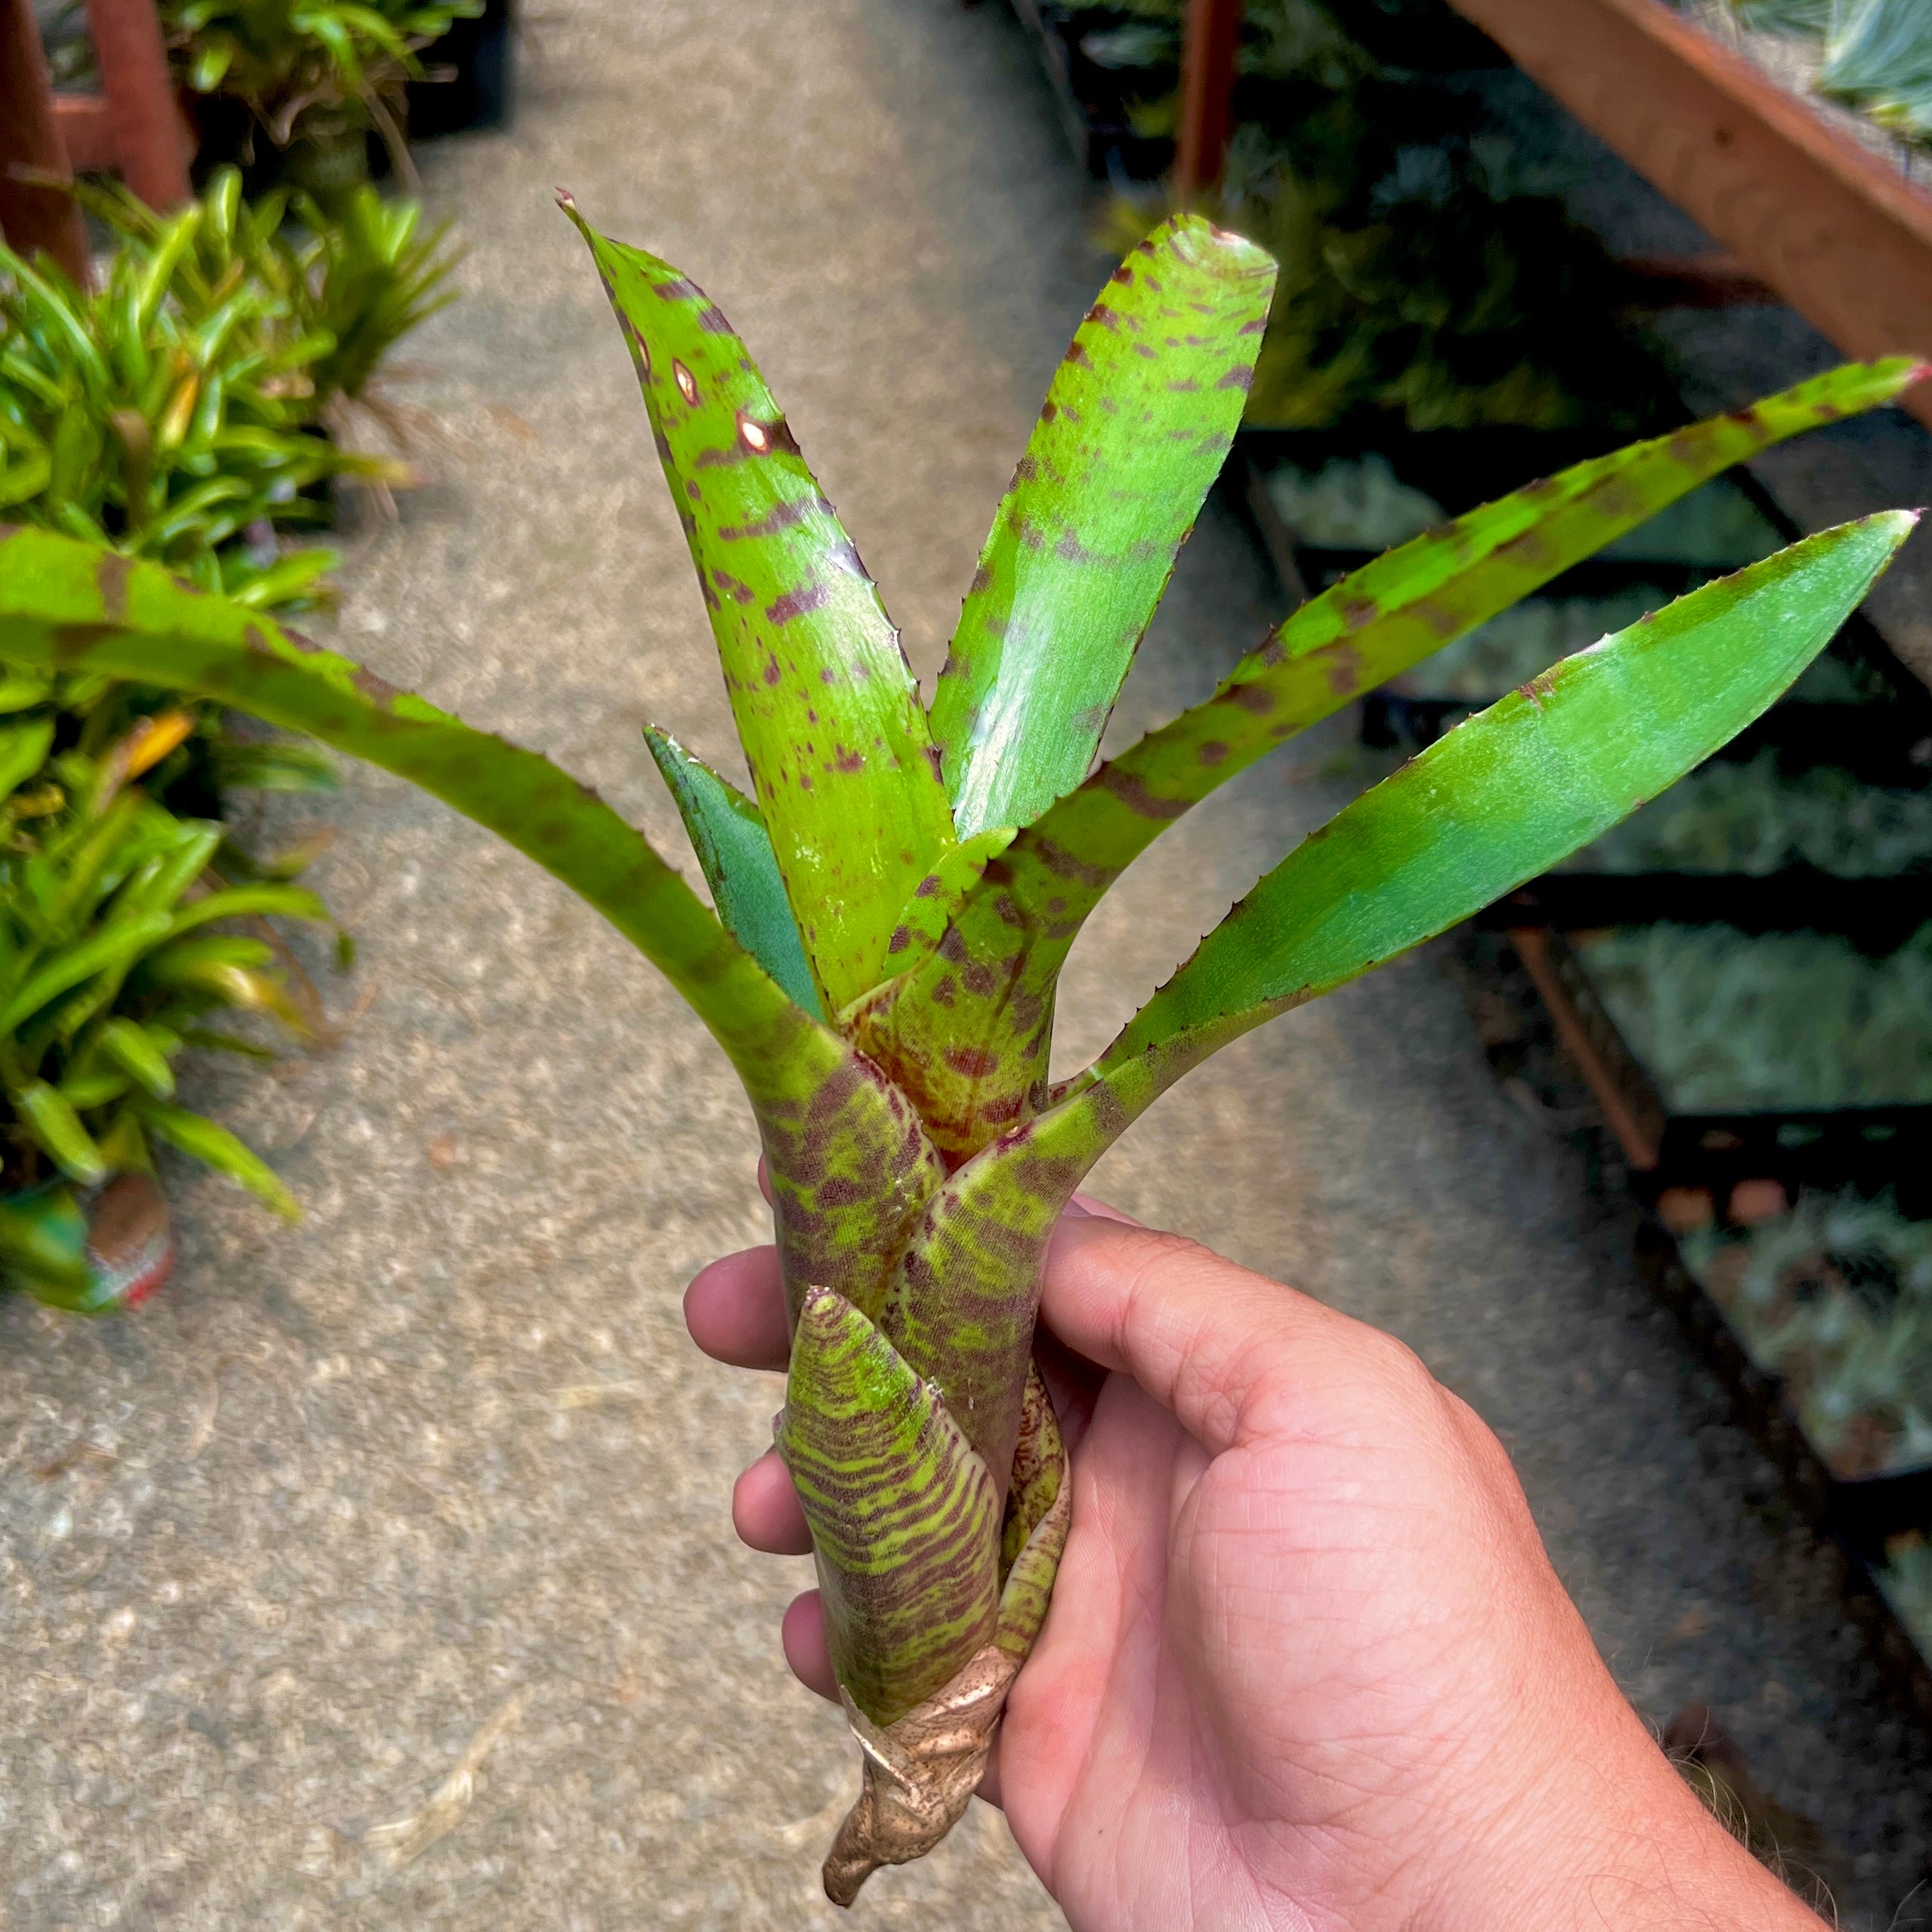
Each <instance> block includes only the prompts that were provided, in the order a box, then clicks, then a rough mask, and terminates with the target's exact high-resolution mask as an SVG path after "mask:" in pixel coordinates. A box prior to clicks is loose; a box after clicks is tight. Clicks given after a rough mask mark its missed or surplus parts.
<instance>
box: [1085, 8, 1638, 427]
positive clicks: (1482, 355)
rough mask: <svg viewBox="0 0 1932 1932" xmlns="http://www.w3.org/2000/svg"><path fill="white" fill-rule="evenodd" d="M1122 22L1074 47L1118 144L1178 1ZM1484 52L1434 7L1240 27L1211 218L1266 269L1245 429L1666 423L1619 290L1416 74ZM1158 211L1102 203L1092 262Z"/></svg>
mask: <svg viewBox="0 0 1932 1932" xmlns="http://www.w3.org/2000/svg"><path fill="white" fill-rule="evenodd" d="M1072 4H1073V5H1075V6H1076V7H1080V8H1087V7H1090V6H1092V7H1094V8H1099V7H1101V6H1103V5H1105V6H1108V7H1109V8H1111V12H1110V14H1108V17H1110V18H1111V14H1112V13H1113V12H1117V11H1120V10H1119V8H1117V7H1114V6H1113V5H1112V0H1072ZM1127 11H1130V13H1131V14H1133V20H1132V21H1131V22H1130V23H1127V24H1124V25H1121V26H1111V27H1108V26H1096V29H1095V31H1094V32H1093V33H1092V34H1090V35H1089V36H1087V39H1086V40H1085V42H1083V45H1084V46H1085V47H1086V48H1087V51H1088V52H1089V54H1090V57H1092V56H1093V55H1094V54H1096V52H1097V53H1098V54H1099V56H1101V57H1104V58H1105V61H1106V63H1107V64H1109V65H1111V66H1115V67H1117V68H1118V69H1126V70H1139V71H1140V72H1143V73H1144V74H1145V97H1144V98H1143V100H1142V102H1141V104H1140V105H1139V107H1138V108H1137V109H1136V126H1137V128H1138V129H1139V131H1142V132H1146V133H1164V132H1167V131H1170V130H1171V128H1172V126H1173V114H1174V104H1175V98H1176V97H1175V89H1176V86H1177V85H1178V80H1179V26H1180V21H1181V19H1182V13H1183V11H1184V9H1183V5H1182V0H1129V4H1128V5H1127ZM1459 29H1460V31H1459ZM1484 47H1486V43H1483V42H1480V40H1479V37H1478V38H1477V39H1476V43H1475V47H1474V48H1473V49H1472V48H1471V46H1470V41H1469V37H1468V29H1466V28H1464V27H1463V26H1462V23H1460V22H1458V21H1457V20H1455V18H1454V16H1453V15H1451V14H1449V13H1448V8H1446V7H1445V6H1443V5H1441V4H1440V0H1394V4H1378V3H1377V0H1331V4H1328V5H1322V4H1319V0H1254V4H1252V5H1250V6H1249V7H1248V8H1247V11H1246V16H1245V21H1244V41H1243V49H1242V54H1241V76H1242V77H1241V82H1240V84H1239V85H1238V88H1237V91H1236V96H1235V109H1236V114H1237V117H1238V123H1239V125H1238V131H1237V133H1236V135H1235V141H1234V144H1233V147H1232V152H1231V153H1230V155H1229V165H1228V168H1227V172H1226V179H1225V181H1224V182H1223V186H1222V188H1221V190H1220V192H1219V195H1218V196H1217V198H1216V204H1215V207H1214V209H1213V210H1212V211H1211V212H1213V213H1214V214H1215V215H1216V218H1217V219H1219V220H1220V221H1223V222H1225V223H1226V224H1227V225H1229V227H1234V228H1236V229H1238V230H1240V231H1241V232H1242V233H1246V234H1250V235H1252V236H1254V237H1255V239H1256V240H1258V241H1260V242H1261V243H1263V244H1264V245H1265V246H1266V247H1267V248H1268V249H1269V251H1270V252H1272V254H1273V255H1275V258H1276V259H1277V260H1278V261H1279V262H1280V263H1281V278H1280V280H1279V283H1278V285H1277V287H1276V290H1275V298H1274V301H1273V304H1272V308H1271V309H1270V311H1269V318H1268V335H1267V338H1266V341H1265V342H1264V343H1263V348H1262V351H1261V354H1260V359H1259V360H1258V361H1257V364H1256V367H1255V372H1254V388H1253V392H1252V394H1251V395H1250V400H1249V403H1248V409H1247V423H1248V424H1249V425H1250V427H1272V428H1322V427H1326V426H1328V425H1334V424H1337V423H1340V422H1345V421H1347V420H1349V419H1351V418H1353V417H1357V416H1366V417H1368V418H1370V419H1375V418H1380V419H1395V420H1397V421H1399V422H1402V423H1404V424H1405V425H1407V426H1408V427H1409V428H1414V429H1461V428H1473V427H1476V426H1479V425H1485V424H1505V423H1507V424H1513V425H1519V426H1524V427H1529V428H1536V429H1543V430H1558V429H1574V428H1590V429H1594V430H1600V431H1603V432H1604V433H1606V434H1633V433H1638V432H1641V431H1646V430H1649V429H1653V428H1656V427H1658V426H1659V425H1661V424H1662V423H1663V422H1665V421H1667V420H1669V419H1671V416H1672V414H1673V412H1674V409H1675V406H1676V394H1675V389H1674V384H1673V383H1672V382H1671V378H1670V375H1669V372H1668V368H1667V366H1666V365H1665V362H1664V360H1663V359H1662V354H1661V352H1660V351H1659V350H1658V348H1657V347H1656V346H1655V345H1653V344H1652V343H1651V342H1649V341H1647V340H1646V339H1644V338H1640V336H1638V335H1636V334H1635V333H1634V332H1633V331H1632V330H1631V329H1630V328H1629V327H1628V326H1626V325H1625V323H1624V321H1623V320H1622V319H1621V315H1622V311H1623V308H1624V304H1626V303H1627V302H1628V300H1629V297H1630V289H1629V286H1628V283H1627V282H1626V281H1625V280H1624V276H1623V274H1622V272H1621V270H1619V269H1618V267H1617V265H1616V264H1615V263H1614V262H1613V261H1612V260H1611V259H1610V258H1609V255H1607V254H1606V252H1605V250H1604V249H1603V246H1602V245H1601V244H1600V243H1599V242H1598V241H1597V240H1596V238H1595V237H1594V236H1592V235H1590V234H1589V233H1587V231H1586V230H1584V229H1582V228H1581V227H1579V226H1578V224H1576V223H1575V221H1573V220H1572V218H1570V216H1569V214H1568V213H1567V212H1566V210H1565V209H1564V208H1563V205H1562V203H1561V202H1560V201H1558V200H1556V199H1555V198H1554V197H1553V196H1550V195H1547V194H1544V193H1537V192H1535V191H1533V190H1532V188H1531V187H1529V186H1526V184H1525V183H1524V182H1523V181H1522V180H1521V179H1520V178H1519V174H1520V171H1519V168H1517V166H1516V162H1515V159H1514V158H1513V153H1512V151H1511V146H1510V142H1509V141H1508V140H1507V138H1505V137H1504V136H1502V135H1501V134H1499V133H1498V131H1496V130H1495V128H1492V127H1491V126H1490V125H1488V122H1487V119H1486V117H1485V114H1484V113H1483V110H1482V107H1481V104H1480V102H1479V99H1478V97H1477V96H1476V93H1475V92H1474V91H1472V90H1471V89H1470V88H1468V87H1467V86H1464V85H1449V84H1445V81H1444V79H1442V76H1440V75H1439V73H1434V72H1433V71H1430V70H1433V69H1434V68H1436V67H1437V66H1439V65H1440V64H1441V63H1443V62H1444V61H1445V60H1447V61H1454V60H1466V59H1477V60H1479V59H1481V58H1482V57H1483V56H1482V52H1481V51H1480V50H1481V49H1482V48H1484ZM1488 58H1490V59H1492V60H1493V58H1494V54H1493V51H1490V52H1489V54H1488ZM1162 212H1164V210H1162V209H1158V208H1156V209H1144V208H1143V206H1142V204H1140V203H1139V202H1134V201H1132V200H1129V199H1117V200H1116V202H1115V203H1114V207H1113V210H1112V213H1111V216H1110V218H1108V221H1107V223H1106V230H1107V233H1106V239H1107V240H1108V243H1109V244H1110V245H1113V246H1126V245H1127V244H1128V243H1131V242H1132V241H1133V240H1136V239H1137V238H1138V234H1139V233H1144V232H1145V230H1147V229H1148V228H1150V227H1152V226H1153V224H1154V222H1155V221H1156V220H1157V219H1158V217H1159V215H1160V214H1161V213H1162Z"/></svg>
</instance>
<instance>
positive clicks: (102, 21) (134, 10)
mask: <svg viewBox="0 0 1932 1932" xmlns="http://www.w3.org/2000/svg"><path fill="white" fill-rule="evenodd" d="M87 23H88V33H89V35H90V36H91V39H92V40H93V42H94V60H95V62H96V63H97V65H98V66H99V67H100V87H101V91H102V92H103V93H104V94H106V95H107V104H108V106H109V107H110V109H111V110H113V117H114V147H115V151H116V155H117V156H118V158H119V164H120V169H121V178H122V180H123V181H125V182H126V183H127V184H128V187H130V188H131V189H132V190H134V193H136V194H138V196H140V197H141V199H142V200H143V201H144V202H147V205H148V206H149V207H150V208H175V207H178V206H179V205H180V204H181V202H184V201H186V200H187V198H188V196H189V195H190V193H193V189H192V188H191V187H190V184H189V181H188V155H189V149H188V146H187V141H186V139H185V138H184V129H183V128H182V125H181V110H180V109H179V108H178V107H177V106H176V105H175V84H174V82H173V81H172V79H170V78H169V76H168V50H167V48H166V47H165V45H163V44H162V39H161V22H160V20H159V17H157V16H156V13H155V11H154V0H87Z"/></svg>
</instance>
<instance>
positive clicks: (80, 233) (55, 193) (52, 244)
mask: <svg viewBox="0 0 1932 1932" xmlns="http://www.w3.org/2000/svg"><path fill="white" fill-rule="evenodd" d="M15 168H32V169H36V170H37V171H39V172H42V173H44V174H48V175H54V176H56V177H57V178H59V179H60V180H61V181H72V180H73V173H72V172H71V171H70V169H69V168H68V165H67V151H66V148H65V147H63V146H62V144H61V141H60V130H59V129H58V128H57V127H56V126H55V125H54V87H53V83H52V82H51V80H50V79H48V72H47V50H46V49H45V48H44V47H42V45H41V44H40V29H39V27H38V26H36V25H35V23H34V17H33V14H32V9H31V8H29V5H28V4H27V0H0V234H4V235H5V236H6V238H7V244H8V246H9V247H10V248H11V249H13V250H14V252H15V254H17V255H25V256H26V258H28V259H29V261H31V260H32V258H33V256H34V255H35V254H36V252H39V251H40V250H42V249H45V251H46V252H47V253H48V255H51V256H52V257H53V258H54V260H55V261H57V262H58V263H59V264H60V266H61V267H63V268H64V269H65V270H66V271H67V273H68V274H70V276H72V277H73V279H74V280H76V282H78V283H80V285H81V286H82V287H83V288H85V286H87V284H88V282H89V280H91V275H90V273H89V269H88V248H87V230H86V227H85V226H84V225H83V224H82V221H81V212H80V209H79V205H78V204H77V203H76V201H75V200H74V198H73V196H72V195H66V194H63V193H60V190H59V189H57V188H47V187H34V186H32V185H31V184H29V183H27V182H26V181H20V180H17V179H16V178H15V177H14V172H13V171H14V169H15Z"/></svg>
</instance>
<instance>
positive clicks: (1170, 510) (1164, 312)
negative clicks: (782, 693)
mask: <svg viewBox="0 0 1932 1932" xmlns="http://www.w3.org/2000/svg"><path fill="white" fill-rule="evenodd" d="M1274 285H1275V264H1274V262H1273V261H1272V259H1271V258H1269V255H1267V254H1266V252H1265V251H1263V250H1262V249H1258V248H1257V247H1256V246H1254V244H1253V243H1251V242H1249V241H1246V240H1243V239H1242V238H1241V236H1238V235H1231V234H1229V233H1226V231H1225V230H1217V229H1216V228H1215V227H1213V226H1212V225H1211V224H1210V223H1208V222H1207V221H1204V220H1203V219H1202V218H1201V217H1200V216H1199V215H1177V216H1176V217H1174V218H1173V219H1171V220H1170V221H1166V222H1164V223H1163V224H1161V227H1158V228H1157V229H1156V230H1155V231H1154V233H1152V234H1151V235H1149V236H1148V237H1147V239H1146V240H1145V241H1144V242H1142V243H1140V244H1139V246H1138V247H1136V249H1134V250H1133V252H1132V253H1130V255H1128V256H1127V259H1126V260H1125V261H1123V262H1122V263H1121V265H1120V267H1118V268H1117V269H1116V270H1114V273H1113V274H1112V275H1111V277H1109V278H1108V281H1107V283H1106V284H1105V286H1104V287H1103V288H1102V289H1101V291H1100V293H1099V296H1098V297H1097V298H1096V300H1095V301H1094V304H1093V308H1091V309H1090V311H1088V313H1087V317H1086V319H1085V320H1083V322H1082V323H1080V327H1079V329H1077V331H1076V332H1075V333H1074V339H1073V343H1072V346H1071V348H1069V349H1068V351H1067V354H1066V356H1065V358H1064V359H1063V360H1062V362H1061V364H1060V366H1059V369H1057V370H1056V372H1055V374H1054V377H1053V385H1052V386H1051V388H1049V390H1048V391H1047V393H1046V400H1045V402H1044V403H1043V404H1042V406H1041V408H1040V419H1039V422H1038V423H1037V425H1035V427H1034V431H1033V434H1032V435H1031V437H1029V439H1028V442H1027V446H1026V451H1025V454H1024V455H1023V456H1022V457H1021V458H1020V459H1019V464H1018V465H1017V466H1016V467H1015V470H1014V471H1013V480H1012V485H1011V487H1009V489H1008V490H1007V492H1006V496H1005V497H1004V498H1003V499H1002V501H1001V502H1000V509H999V512H998V514H997V515H996V516H995V518H994V523H993V527H992V530H991V532H990V533H988V536H987V539H986V542H985V545H984V546H983V547H982V548H981V551H980V554H979V563H978V569H977V570H975V572H974V573H973V579H972V586H971V588H970V589H969V590H968V592H967V593H966V601H965V603H964V604H963V607H962V609H961V611H960V622H959V626H958V628H957V630H956V631H955V632H954V635H953V640H952V646H951V650H950V651H948V653H947V659H946V667H945V669H944V671H942V672H941V674H940V678H939V685H938V690H937V691H935V693H934V695H933V700H932V732H933V736H934V737H935V740H937V741H938V745H939V748H940V750H941V755H942V756H943V758H944V765H945V771H946V779H947V785H948V787H949V788H950V790H951V795H952V799H953V810H954V821H955V824H956V826H957V830H958V831H959V833H960V835H961V836H967V835H969V834H971V833H975V832H978V831H981V830H985V829H987V828H988V827H993V826H997V825H1025V824H1030V823H1031V821H1033V820H1034V819H1035V818H1037V817H1038V816H1039V815H1040V813H1041V812H1042V811H1044V810H1045V809H1046V808H1047V806H1049V805H1051V804H1052V803H1053V801H1054V800H1055V799H1057V798H1059V797H1061V796H1064V795H1065V793H1068V792H1069V791H1071V790H1073V789H1074V787H1076V786H1077V785H1078V784H1080V781H1081V780H1082V779H1083V778H1084V777H1086V776H1087V768H1088V766H1089V765H1090V763H1091V762H1092V759H1093V752H1094V750H1095V747H1096V746H1097V745H1098V744H1099V741H1100V734H1101V733H1102V730H1103V729H1104V728H1105V725H1106V722H1107V718H1108V713H1109V712H1110V711H1111V709H1113V704H1114V697H1115V696H1116V695H1117V693H1118V692H1119V690H1120V688H1121V680H1122V679H1124V678H1125V677H1126V675H1127V667H1128V666H1130V664H1131V663H1133V654H1134V652H1135V651H1136V648H1138V647H1139V643H1140V640H1141V637H1142V634H1143V633H1144V632H1145V630H1146V629H1147V626H1148V620H1150V619H1151V617H1152V616H1153V614H1154V611H1155V607H1156V606H1157V605H1158V604H1159V602H1160V601H1161V594H1162V592H1164V590H1165V589H1166V588H1167V580H1168V578H1169V577H1170V575H1171V574H1172V573H1173V567H1174V559H1175V557H1176V554H1177V553H1178V552H1179V549H1180V547H1181V546H1182V544H1183V543H1185V542H1186V540H1187V537H1188V533H1189V531H1190V530H1192V528H1193V527H1194V521H1195V517H1196V515H1198V513H1199V512H1200V509H1201V503H1202V502H1203V500H1204V499H1205V497H1206V496H1207V491H1208V489H1209V487H1210V485H1211V484H1213V481H1214V478H1215V477H1216V475H1217V474H1219V471H1220V468H1221V465H1222V463H1223V461H1224V460H1225V459H1226V456H1227V453H1228V450H1229V447H1230V446H1231V445H1232V442H1233V440H1234V434H1235V427H1236V425H1238V423H1239V422H1240V421H1241V412H1242V410H1244V408H1245V407H1246V406H1247V392H1248V387H1249V385H1250V382H1252V380H1253V373H1254V360H1255V357H1256V355H1257V352H1258V351H1259V350H1260V345H1261V332H1262V329H1263V326H1264V325H1265V324H1266V320H1267V315H1268V305H1269V298H1270V297H1271V296H1272V293H1273V290H1274Z"/></svg>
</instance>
